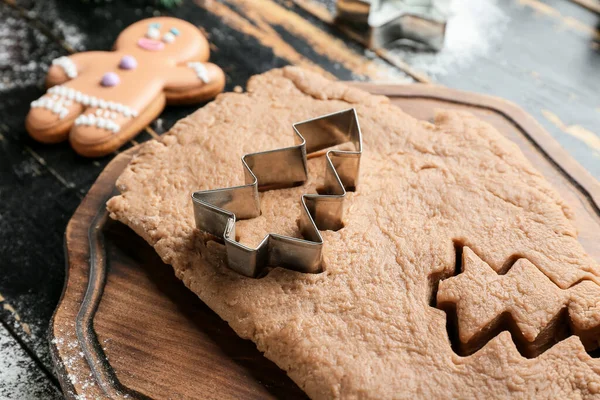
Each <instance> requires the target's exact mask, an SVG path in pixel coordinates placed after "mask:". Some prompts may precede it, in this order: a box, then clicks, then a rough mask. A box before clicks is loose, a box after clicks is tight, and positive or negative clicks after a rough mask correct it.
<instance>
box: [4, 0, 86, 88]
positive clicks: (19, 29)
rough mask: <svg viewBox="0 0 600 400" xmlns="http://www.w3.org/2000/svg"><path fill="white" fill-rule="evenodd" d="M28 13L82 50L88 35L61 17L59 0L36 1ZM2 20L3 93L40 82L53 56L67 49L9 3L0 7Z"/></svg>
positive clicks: (71, 45) (69, 43)
mask: <svg viewBox="0 0 600 400" xmlns="http://www.w3.org/2000/svg"><path fill="white" fill-rule="evenodd" d="M28 17H29V18H33V19H38V20H40V21H41V23H43V24H44V25H46V26H47V27H48V28H49V29H50V31H52V33H53V34H54V35H56V36H57V37H58V38H60V39H62V40H63V41H64V42H65V43H66V44H67V45H69V46H70V47H71V48H73V49H74V50H83V45H84V41H85V38H86V36H85V35H84V34H83V33H81V32H80V31H79V29H78V28H77V27H76V26H74V25H71V24H68V23H66V22H64V21H62V20H61V19H60V17H59V13H58V11H57V6H56V0H46V1H42V2H34V3H33V6H32V9H31V10H29V12H28ZM0 20H1V21H2V22H1V23H0V93H2V92H6V91H8V90H11V89H15V88H21V87H25V86H30V85H37V84H41V83H42V82H43V80H44V75H45V74H44V73H45V71H46V69H47V68H48V65H49V64H50V62H51V61H52V59H54V58H56V57H58V56H60V55H62V54H64V53H65V51H66V50H65V49H63V48H61V47H60V46H59V45H57V44H55V43H54V42H53V41H52V40H51V39H49V38H48V37H47V36H46V35H45V34H44V33H42V32H40V31H38V30H37V29H36V28H33V27H32V26H31V24H30V23H28V22H27V21H25V20H24V19H23V18H22V17H21V16H20V15H19V14H18V13H17V12H16V11H15V10H13V9H12V8H10V7H7V6H5V7H0Z"/></svg>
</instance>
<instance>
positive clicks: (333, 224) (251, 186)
mask: <svg viewBox="0 0 600 400" xmlns="http://www.w3.org/2000/svg"><path fill="white" fill-rule="evenodd" d="M292 127H293V129H294V133H295V142H296V145H295V146H292V147H286V148H281V149H276V150H270V151H262V152H258V153H251V154H246V155H245V156H243V157H242V164H243V165H244V176H245V182H246V183H245V184H244V185H242V186H235V187H230V188H223V189H215V190H202V191H197V192H194V193H193V194H192V201H193V204H194V216H195V219H196V227H197V228H198V229H199V230H201V231H204V232H207V233H210V234H212V235H214V236H217V237H222V238H223V241H224V243H225V249H226V253H227V262H228V264H229V267H230V268H231V269H233V270H234V271H236V272H238V273H240V274H242V275H245V276H249V277H257V276H259V275H260V274H261V273H262V271H263V270H264V268H265V267H268V266H278V267H283V268H288V269H292V270H295V271H300V272H309V273H317V272H321V271H322V266H321V252H322V248H323V238H322V237H321V234H320V233H319V230H338V229H340V228H341V227H342V213H343V201H344V197H345V196H346V190H349V191H352V190H354V189H355V188H356V185H357V180H358V172H359V167H360V157H361V154H362V136H361V132H360V126H359V124H358V116H357V114H356V111H355V110H354V109H353V108H351V109H348V110H345V111H339V112H336V113H333V114H329V115H324V116H321V117H318V118H315V119H310V120H307V121H303V122H298V123H295V124H293V125H292ZM345 142H351V143H353V144H354V150H352V151H347V150H329V151H327V154H326V157H325V183H324V186H323V188H322V189H321V190H319V194H304V195H302V200H301V201H302V211H301V216H300V221H299V227H300V231H301V233H302V236H303V237H304V238H303V239H298V238H294V237H289V236H282V235H278V234H275V233H270V234H268V235H267V236H265V238H264V239H263V240H262V241H261V242H260V244H259V245H258V247H256V248H251V247H248V246H245V245H243V244H241V243H239V242H238V241H236V236H235V221H236V218H238V219H248V218H255V217H258V216H259V215H260V197H259V191H265V190H270V189H274V188H285V187H292V186H297V185H299V184H302V183H303V182H305V181H306V180H307V179H308V169H307V154H310V153H315V152H317V151H319V150H323V149H326V148H328V147H331V146H335V145H338V144H341V143H345ZM315 155H320V154H315Z"/></svg>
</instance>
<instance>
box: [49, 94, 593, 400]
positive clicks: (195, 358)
mask: <svg viewBox="0 0 600 400" xmlns="http://www.w3.org/2000/svg"><path fill="white" fill-rule="evenodd" d="M354 85H356V86H358V87H361V88H364V89H366V90H368V91H370V92H372V93H377V94H385V95H387V96H389V97H390V98H391V99H392V101H393V102H394V103H395V104H397V105H398V106H400V107H401V108H402V109H404V111H406V112H408V113H409V114H411V115H414V116H415V117H417V118H419V119H424V120H432V119H433V116H434V112H435V109H438V108H452V109H461V110H467V111H470V112H472V113H474V114H476V115H477V116H478V117H480V118H482V119H484V120H486V121H488V122H489V123H491V124H492V125H494V126H495V127H496V128H497V129H498V130H499V131H500V132H502V133H503V134H504V135H506V137H508V138H509V139H511V140H512V141H514V142H515V143H517V144H518V146H519V147H520V148H521V150H522V151H523V153H524V154H525V156H526V157H527V158H528V159H529V160H530V161H531V162H532V163H533V165H535V166H536V167H537V169H538V170H539V171H541V172H542V173H543V174H544V175H545V177H546V179H548V181H550V182H551V183H552V185H554V187H555V188H556V189H557V190H558V191H559V192H560V193H561V195H562V196H563V198H564V199H565V200H567V201H568V203H569V204H571V206H572V207H573V209H574V210H575V214H576V222H575V223H576V225H577V228H578V229H579V240H580V242H581V244H582V245H583V246H584V247H585V249H586V250H587V251H588V253H589V254H591V255H592V256H593V257H595V258H596V259H597V260H600V209H599V208H598V205H599V204H600V184H599V183H598V181H596V180H595V179H594V178H593V177H592V176H591V175H590V174H589V173H588V172H587V171H586V170H584V169H583V168H582V167H581V166H580V165H579V164H577V162H576V161H575V160H573V159H572V158H571V157H570V156H569V155H568V154H567V153H566V152H565V151H564V150H563V149H562V148H561V147H560V146H559V144H558V143H557V142H555V141H554V139H553V138H552V137H551V136H550V135H549V134H548V133H547V132H545V131H544V130H543V128H542V127H541V126H540V125H539V124H538V123H537V122H536V121H535V120H534V119H533V118H532V117H530V116H529V115H527V114H526V113H525V112H524V111H523V110H521V109H520V108H518V107H517V106H515V105H513V104H511V103H508V102H506V101H503V100H500V99H497V98H492V97H486V96H482V95H476V94H471V93H464V92H459V91H455V90H451V89H447V88H442V87H436V86H428V85H378V84H365V83H361V84H358V83H356V84H354ZM135 152H136V148H132V149H131V150H129V151H127V152H125V153H122V154H120V155H118V156H117V157H115V159H114V160H113V161H112V162H111V163H110V164H109V165H108V166H107V167H106V169H105V170H104V171H103V172H102V174H101V175H100V176H99V177H98V180H97V181H96V183H95V184H94V185H93V186H92V188H91V189H90V191H89V193H88V195H87V196H86V197H85V199H84V200H83V202H82V203H81V205H80V206H79V208H78V209H77V211H76V212H75V214H74V215H73V217H72V219H71V221H70V222H69V225H68V227H67V231H66V234H65V248H66V256H67V281H66V284H65V288H64V292H63V296H62V298H61V300H60V303H59V305H58V308H57V309H56V312H55V314H54V317H53V319H52V322H51V327H50V333H49V335H50V339H51V349H52V356H53V360H54V363H55V367H56V371H57V373H58V376H59V379H60V382H61V384H62V387H63V390H64V392H65V394H66V395H67V397H68V398H74V397H75V396H77V395H82V396H81V397H79V398H86V399H95V398H97V397H111V398H156V399H167V398H169V399H182V398H197V399H259V398H260V399H264V398H285V399H295V398H305V395H304V393H303V392H302V391H301V390H300V389H299V388H298V386H296V385H295V384H294V383H293V382H292V381H291V380H290V379H289V378H288V377H287V375H286V374H285V372H283V371H282V370H280V369H279V368H278V367H277V366H276V365H275V364H273V363H272V362H270V361H269V360H267V359H266V358H264V357H263V356H262V355H261V354H260V352H259V351H258V350H257V349H256V347H255V346H254V344H253V343H252V342H249V341H246V340H242V339H240V338H239V337H238V336H237V335H236V334H235V333H234V332H233V331H232V330H231V328H229V326H228V325H227V323H225V322H224V321H222V320H221V319H220V318H219V317H218V316H217V315H216V314H214V313H213V312H212V311H211V310H210V309H209V308H208V307H207V306H206V305H204V303H202V302H201V301H200V300H199V299H198V298H197V297H196V296H195V295H194V294H192V293H191V292H190V291H188V290H187V289H186V288H185V287H184V286H183V284H181V282H179V281H178V280H177V279H176V278H175V277H174V275H173V272H172V269H171V267H170V266H168V265H165V264H163V263H162V262H161V260H160V258H159V257H158V256H157V255H156V253H155V252H154V250H153V249H152V248H151V247H150V246H149V245H148V244H146V243H145V242H144V241H143V240H142V239H141V238H140V237H138V236H137V235H136V234H135V233H134V232H133V231H131V230H130V229H129V228H127V227H126V226H124V225H122V224H120V223H117V222H114V221H111V220H110V219H109V218H108V216H107V213H106V210H105V202H106V200H107V199H109V198H110V197H111V196H112V195H113V194H115V193H116V191H115V181H116V179H117V177H118V176H119V174H120V173H121V171H122V170H123V169H124V168H125V166H126V165H127V163H128V161H129V160H130V159H131V157H132V155H133V154H135ZM192 189H193V188H190V190H192Z"/></svg>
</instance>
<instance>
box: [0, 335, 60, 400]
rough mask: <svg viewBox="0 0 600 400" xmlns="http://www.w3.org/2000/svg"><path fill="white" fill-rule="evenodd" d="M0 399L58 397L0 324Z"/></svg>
mask: <svg viewBox="0 0 600 400" xmlns="http://www.w3.org/2000/svg"><path fill="white" fill-rule="evenodd" d="M0 354H1V357H0V399H3V400H12V399H15V400H34V399H60V398H61V397H62V396H61V395H60V393H59V391H58V389H57V388H55V387H54V386H52V384H51V383H50V381H49V380H48V379H47V378H46V377H45V376H44V375H43V373H42V372H41V371H40V370H39V369H38V368H37V366H36V365H35V364H34V362H33V361H32V360H31V359H30V358H29V357H28V356H27V353H25V352H24V351H23V349H22V348H21V347H20V346H19V344H18V343H17V342H16V341H15V340H14V339H13V338H12V336H10V334H9V333H8V331H6V330H5V329H4V328H3V327H2V326H0Z"/></svg>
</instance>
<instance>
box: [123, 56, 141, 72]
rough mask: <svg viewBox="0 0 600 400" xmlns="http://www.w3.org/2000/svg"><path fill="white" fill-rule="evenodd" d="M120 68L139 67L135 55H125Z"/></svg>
mask: <svg viewBox="0 0 600 400" xmlns="http://www.w3.org/2000/svg"><path fill="white" fill-rule="evenodd" d="M119 68H121V69H136V68H137V60H136V59H135V57H133V56H123V58H121V62H120V63H119Z"/></svg>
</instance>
